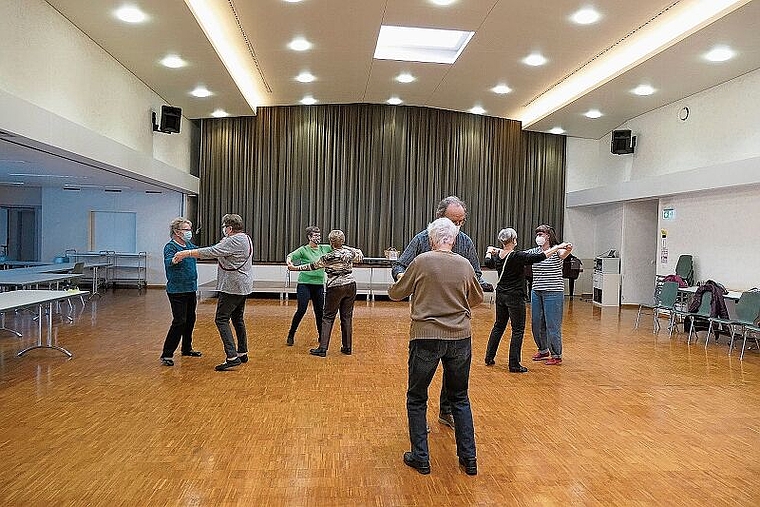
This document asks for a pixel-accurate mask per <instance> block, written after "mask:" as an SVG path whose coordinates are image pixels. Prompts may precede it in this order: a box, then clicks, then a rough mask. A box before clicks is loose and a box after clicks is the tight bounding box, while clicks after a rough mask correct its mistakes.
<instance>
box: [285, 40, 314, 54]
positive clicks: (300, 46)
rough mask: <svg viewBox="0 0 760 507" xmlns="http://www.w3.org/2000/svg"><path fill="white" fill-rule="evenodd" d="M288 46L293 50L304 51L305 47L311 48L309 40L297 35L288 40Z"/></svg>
mask: <svg viewBox="0 0 760 507" xmlns="http://www.w3.org/2000/svg"><path fill="white" fill-rule="evenodd" d="M288 47H289V48H290V49H292V50H293V51H306V50H307V49H311V42H309V41H307V40H306V39H304V38H303V37H298V38H296V39H293V40H292V41H290V44H288Z"/></svg>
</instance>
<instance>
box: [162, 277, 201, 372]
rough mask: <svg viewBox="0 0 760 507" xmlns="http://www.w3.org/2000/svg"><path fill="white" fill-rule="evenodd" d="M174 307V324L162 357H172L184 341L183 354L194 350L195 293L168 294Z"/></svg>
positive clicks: (167, 336)
mask: <svg viewBox="0 0 760 507" xmlns="http://www.w3.org/2000/svg"><path fill="white" fill-rule="evenodd" d="M166 295H167V296H169V304H170V305H171V307H172V324H171V326H170V327H169V332H168V333H166V339H165V340H164V350H163V352H162V353H161V357H167V358H169V357H172V356H174V351H175V350H177V345H179V341H180V339H182V353H183V354H187V353H189V352H190V351H192V350H193V328H194V327H195V306H196V304H197V299H196V294H195V292H175V293H167V294H166Z"/></svg>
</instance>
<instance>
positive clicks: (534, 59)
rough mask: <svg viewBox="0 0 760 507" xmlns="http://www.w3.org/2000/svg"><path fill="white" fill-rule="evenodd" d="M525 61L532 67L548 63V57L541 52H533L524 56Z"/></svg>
mask: <svg viewBox="0 0 760 507" xmlns="http://www.w3.org/2000/svg"><path fill="white" fill-rule="evenodd" d="M523 63H524V64H525V65H530V66H531V67H539V66H541V65H543V64H545V63H546V58H545V57H544V55H542V54H540V53H533V54H531V55H528V56H526V57H525V58H523Z"/></svg>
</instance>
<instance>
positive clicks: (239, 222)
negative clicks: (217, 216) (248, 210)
mask: <svg viewBox="0 0 760 507" xmlns="http://www.w3.org/2000/svg"><path fill="white" fill-rule="evenodd" d="M222 225H223V226H224V227H232V230H233V231H236V232H239V231H242V230H243V217H241V216H240V215H235V214H234V213H227V214H226V215H224V216H223V217H222Z"/></svg>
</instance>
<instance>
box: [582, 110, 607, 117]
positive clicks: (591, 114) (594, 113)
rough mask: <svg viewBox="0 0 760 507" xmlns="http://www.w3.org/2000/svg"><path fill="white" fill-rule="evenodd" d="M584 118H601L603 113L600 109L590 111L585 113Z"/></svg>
mask: <svg viewBox="0 0 760 507" xmlns="http://www.w3.org/2000/svg"><path fill="white" fill-rule="evenodd" d="M583 116H585V117H586V118H599V117H600V116H602V113H601V112H600V111H599V110H598V109H589V110H588V111H586V112H585V113H583Z"/></svg>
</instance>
